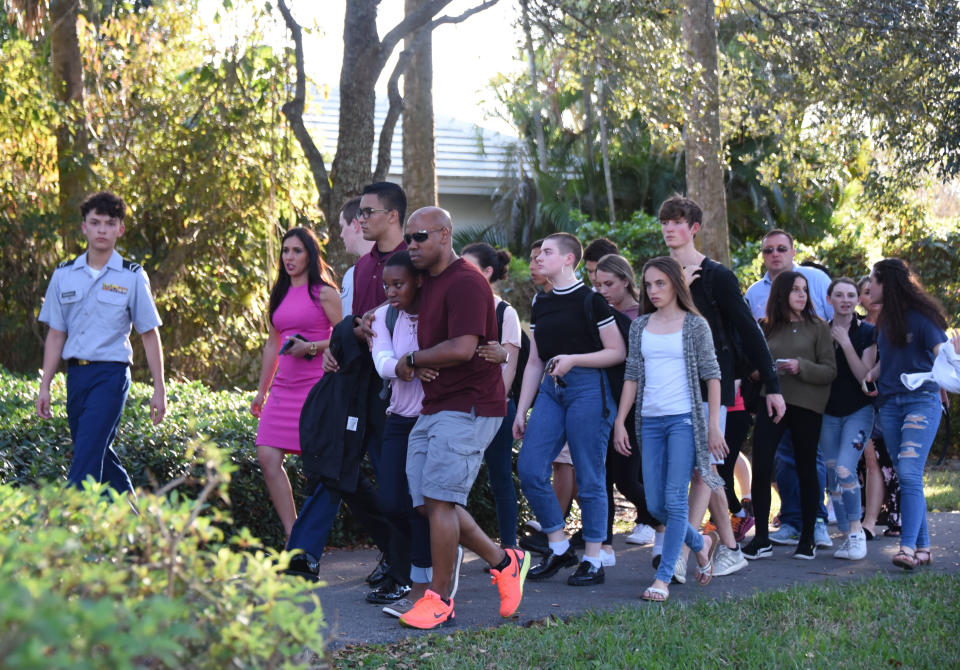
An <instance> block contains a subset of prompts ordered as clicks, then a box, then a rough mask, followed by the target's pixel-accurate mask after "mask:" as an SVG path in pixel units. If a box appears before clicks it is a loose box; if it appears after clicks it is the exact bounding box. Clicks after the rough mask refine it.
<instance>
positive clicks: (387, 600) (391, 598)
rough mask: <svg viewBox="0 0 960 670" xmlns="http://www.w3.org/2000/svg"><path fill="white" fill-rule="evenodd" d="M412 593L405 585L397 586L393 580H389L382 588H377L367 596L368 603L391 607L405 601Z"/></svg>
mask: <svg viewBox="0 0 960 670" xmlns="http://www.w3.org/2000/svg"><path fill="white" fill-rule="evenodd" d="M408 593H410V587H409V586H406V585H404V584H397V583H396V582H395V581H393V579H387V580H386V581H385V582H384V583H383V584H382V585H381V586H380V588H376V589H374V590H373V591H371V592H370V593H368V594H367V602H368V603H375V604H377V605H390V604H392V603H395V602H397V601H398V600H403V599H404V598H405V597H406V596H407V594H408Z"/></svg>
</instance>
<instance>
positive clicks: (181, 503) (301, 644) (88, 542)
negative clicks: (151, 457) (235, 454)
mask: <svg viewBox="0 0 960 670" xmlns="http://www.w3.org/2000/svg"><path fill="white" fill-rule="evenodd" d="M185 457H186V460H187V461H188V462H189V463H190V467H189V468H187V469H189V470H191V474H192V475H197V481H198V482H199V483H198V486H199V487H201V490H200V491H199V495H197V496H196V498H195V499H194V498H192V497H184V496H181V495H180V494H179V491H177V490H176V483H174V484H173V485H171V486H170V487H168V488H167V489H165V490H162V491H160V492H158V494H151V493H148V492H141V495H140V497H139V500H138V507H139V510H140V514H139V515H136V514H134V513H133V511H132V510H131V508H130V506H129V505H128V504H127V502H126V500H125V499H123V498H120V497H117V496H116V495H115V494H113V493H112V492H110V491H109V489H108V488H107V487H106V486H104V485H97V484H95V485H90V486H88V487H87V488H86V489H85V490H83V491H79V490H76V489H72V488H70V489H65V488H64V487H63V485H62V483H61V482H57V483H54V484H47V485H45V486H42V487H39V488H36V489H33V488H24V487H14V486H6V485H0V529H2V530H0V603H3V606H2V607H0V649H2V650H3V655H2V660H0V666H3V667H5V668H7V667H9V668H37V669H44V670H46V669H47V668H70V669H71V670H76V669H78V668H144V667H147V668H218V669H219V668H225V667H238V668H243V667H257V668H259V667H304V666H306V665H307V664H308V663H309V661H310V659H312V658H313V654H314V653H322V652H323V641H324V632H325V629H324V621H323V614H322V611H321V609H320V602H319V599H318V598H317V596H316V595H315V594H314V593H313V587H314V585H312V584H309V583H307V582H304V581H303V580H300V579H296V578H293V577H288V576H284V575H282V574H280V570H281V569H283V568H284V567H286V563H287V560H288V558H289V555H288V554H286V553H282V554H280V555H279V557H278V560H276V561H274V560H272V559H271V558H270V557H268V556H267V555H265V554H264V553H263V552H261V551H256V550H254V551H250V550H249V549H247V548H248V547H251V546H253V545H255V544H256V540H255V539H254V538H252V537H251V536H250V534H249V533H246V532H243V533H239V534H238V535H236V536H234V539H233V541H232V542H229V543H227V542H225V540H224V537H225V536H224V533H223V532H222V531H221V530H220V528H221V527H222V526H229V525H230V521H229V518H228V517H227V516H226V515H224V514H223V513H222V512H220V511H219V510H218V509H216V508H215V507H214V508H211V507H209V506H208V504H207V501H208V500H213V499H216V498H217V497H219V496H220V494H221V493H223V491H224V484H225V482H226V481H227V480H228V479H229V478H230V477H231V474H232V473H233V472H235V467H234V466H233V465H232V464H231V463H230V462H229V459H228V458H227V456H226V455H225V453H224V452H222V451H221V450H218V449H217V448H216V447H213V446H212V445H196V449H195V448H194V446H191V447H189V448H188V449H187V453H186V454H185Z"/></svg>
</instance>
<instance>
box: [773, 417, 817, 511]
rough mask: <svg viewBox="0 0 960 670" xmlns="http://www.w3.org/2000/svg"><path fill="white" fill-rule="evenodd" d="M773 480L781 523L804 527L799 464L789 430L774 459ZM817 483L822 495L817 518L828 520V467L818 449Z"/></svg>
mask: <svg viewBox="0 0 960 670" xmlns="http://www.w3.org/2000/svg"><path fill="white" fill-rule="evenodd" d="M773 468H774V469H773V473H774V474H773V478H774V479H775V480H776V482H777V493H778V494H779V495H780V522H781V523H788V524H790V525H791V526H793V527H794V528H800V526H802V525H803V512H802V511H801V509H800V478H799V477H797V462H796V460H795V459H794V457H793V437H792V436H791V435H790V431H789V430H788V431H787V432H786V433H784V435H783V439H781V440H780V443H779V444H778V445H777V452H776V455H775V456H774V459H773ZM817 482H818V483H819V485H820V495H819V496H818V497H817V518H818V519H823V520H824V521H826V520H827V507H826V505H824V504H823V491H824V489H825V488H826V487H827V465H826V463H825V462H824V460H823V454H821V453H820V450H819V449H817Z"/></svg>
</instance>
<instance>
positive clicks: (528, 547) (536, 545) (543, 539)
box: [518, 528, 550, 556]
mask: <svg viewBox="0 0 960 670" xmlns="http://www.w3.org/2000/svg"><path fill="white" fill-rule="evenodd" d="M518 544H519V545H520V548H521V549H523V550H524V551H532V552H533V553H535V554H542V555H543V556H549V555H550V542H549V541H548V540H547V534H546V533H544V532H542V531H539V530H533V529H532V528H531V529H529V530H528V531H527V532H526V533H525V534H524V535H521V536H520V541H519V542H518Z"/></svg>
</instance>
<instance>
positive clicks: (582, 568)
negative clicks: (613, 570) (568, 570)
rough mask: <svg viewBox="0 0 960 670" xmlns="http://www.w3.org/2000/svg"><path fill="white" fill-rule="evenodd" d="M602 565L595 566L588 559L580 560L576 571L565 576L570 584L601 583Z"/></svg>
mask: <svg viewBox="0 0 960 670" xmlns="http://www.w3.org/2000/svg"><path fill="white" fill-rule="evenodd" d="M603 581H604V576H603V566H602V565H597V566H595V565H594V564H593V563H591V562H590V561H581V563H580V565H579V566H577V571H576V572H574V573H573V574H572V575H570V576H569V577H567V584H569V585H570V586H595V585H597V584H603Z"/></svg>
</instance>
